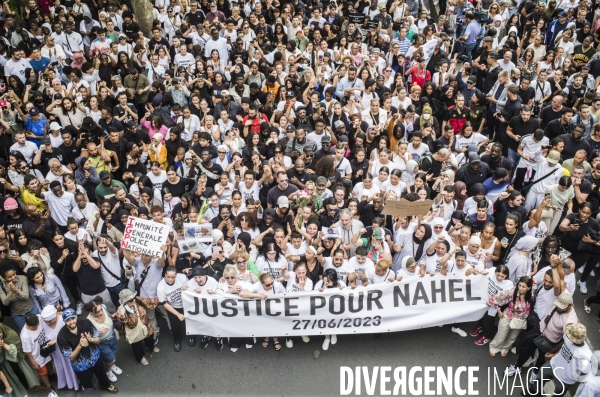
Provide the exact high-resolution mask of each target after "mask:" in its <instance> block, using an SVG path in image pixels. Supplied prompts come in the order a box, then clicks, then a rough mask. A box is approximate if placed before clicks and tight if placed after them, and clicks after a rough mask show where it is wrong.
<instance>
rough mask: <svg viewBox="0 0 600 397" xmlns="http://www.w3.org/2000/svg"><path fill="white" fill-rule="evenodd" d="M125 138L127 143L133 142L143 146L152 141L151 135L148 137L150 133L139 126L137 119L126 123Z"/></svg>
mask: <svg viewBox="0 0 600 397" xmlns="http://www.w3.org/2000/svg"><path fill="white" fill-rule="evenodd" d="M123 138H125V140H127V143H130V142H133V143H135V144H136V145H138V146H143V145H142V144H143V143H145V144H146V145H147V144H149V143H150V137H148V133H146V132H144V131H143V130H142V129H141V128H138V125H137V123H136V122H135V121H133V120H129V121H127V122H126V123H125V133H124V134H123Z"/></svg>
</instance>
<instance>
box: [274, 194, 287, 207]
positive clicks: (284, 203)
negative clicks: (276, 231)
mask: <svg viewBox="0 0 600 397" xmlns="http://www.w3.org/2000/svg"><path fill="white" fill-rule="evenodd" d="M277 206H278V207H279V208H290V200H288V198H287V197H285V196H281V197H279V198H278V199H277Z"/></svg>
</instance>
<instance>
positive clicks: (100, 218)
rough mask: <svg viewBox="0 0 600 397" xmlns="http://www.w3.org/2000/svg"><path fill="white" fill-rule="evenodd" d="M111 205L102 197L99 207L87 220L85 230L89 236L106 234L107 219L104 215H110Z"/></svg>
mask: <svg viewBox="0 0 600 397" xmlns="http://www.w3.org/2000/svg"><path fill="white" fill-rule="evenodd" d="M111 209H112V206H111V205H110V200H108V199H104V200H102V203H100V208H99V209H98V211H97V212H94V213H93V214H92V215H91V216H90V219H89V221H88V224H87V227H86V231H87V232H88V233H89V235H90V236H93V237H95V236H98V235H101V234H108V230H107V225H106V223H107V220H106V217H107V216H108V215H111V212H110V210H111Z"/></svg>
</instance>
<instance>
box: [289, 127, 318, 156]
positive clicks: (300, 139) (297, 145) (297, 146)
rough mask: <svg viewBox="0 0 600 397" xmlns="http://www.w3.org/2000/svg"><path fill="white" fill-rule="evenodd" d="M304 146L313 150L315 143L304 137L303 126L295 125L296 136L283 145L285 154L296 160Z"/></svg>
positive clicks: (315, 146) (315, 147)
mask: <svg viewBox="0 0 600 397" xmlns="http://www.w3.org/2000/svg"><path fill="white" fill-rule="evenodd" d="M304 148H310V149H312V150H313V153H314V151H315V150H316V149H317V144H316V143H315V142H313V141H312V140H310V139H308V138H307V137H306V131H305V130H304V129H303V128H300V127H296V137H295V138H294V139H292V140H291V141H288V143H287V145H286V147H285V154H286V155H288V156H289V157H291V158H292V159H293V160H296V159H297V158H298V157H300V155H301V153H303V151H304Z"/></svg>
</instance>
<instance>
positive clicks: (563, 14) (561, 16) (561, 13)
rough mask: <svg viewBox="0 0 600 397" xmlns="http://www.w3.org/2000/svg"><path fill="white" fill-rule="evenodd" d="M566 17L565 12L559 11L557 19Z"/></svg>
mask: <svg viewBox="0 0 600 397" xmlns="http://www.w3.org/2000/svg"><path fill="white" fill-rule="evenodd" d="M566 16H567V13H566V12H564V11H561V12H560V13H559V14H558V17H559V18H565V17H566Z"/></svg>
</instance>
